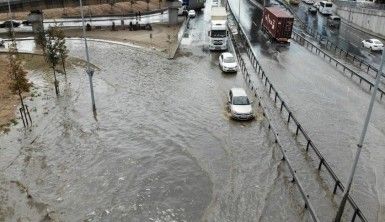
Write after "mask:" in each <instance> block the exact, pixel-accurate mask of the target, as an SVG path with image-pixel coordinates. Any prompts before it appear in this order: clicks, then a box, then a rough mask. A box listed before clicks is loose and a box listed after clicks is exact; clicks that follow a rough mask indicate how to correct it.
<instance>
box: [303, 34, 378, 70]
mask: <svg viewBox="0 0 385 222" xmlns="http://www.w3.org/2000/svg"><path fill="white" fill-rule="evenodd" d="M304 30H305V31H306V33H308V34H309V35H310V36H312V37H313V38H314V39H315V40H316V41H319V42H325V44H324V47H325V48H326V49H327V50H330V51H331V52H333V51H334V53H335V54H336V55H339V56H341V57H343V58H345V59H346V60H348V61H351V62H352V63H353V65H355V66H357V67H360V68H362V70H364V71H365V72H366V73H368V74H374V75H375V77H377V73H378V69H377V68H376V67H374V66H373V65H371V64H369V63H368V62H366V61H364V60H363V59H362V58H360V57H358V56H356V55H354V54H353V53H350V52H348V51H347V50H344V49H342V48H340V47H339V46H338V45H336V44H335V43H333V42H331V41H329V39H327V38H326V37H325V36H323V35H321V34H320V33H319V32H318V31H316V30H314V29H312V28H310V27H304ZM382 75H383V76H385V75H384V74H382Z"/></svg>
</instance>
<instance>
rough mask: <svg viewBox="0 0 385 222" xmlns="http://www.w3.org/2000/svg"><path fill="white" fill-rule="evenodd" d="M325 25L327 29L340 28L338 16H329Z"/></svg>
mask: <svg viewBox="0 0 385 222" xmlns="http://www.w3.org/2000/svg"><path fill="white" fill-rule="evenodd" d="M326 23H327V25H328V26H329V27H332V28H337V27H339V26H340V23H341V18H340V17H339V16H336V15H331V16H329V18H328V20H327V21H326Z"/></svg>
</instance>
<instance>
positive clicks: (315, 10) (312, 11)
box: [307, 6, 317, 15]
mask: <svg viewBox="0 0 385 222" xmlns="http://www.w3.org/2000/svg"><path fill="white" fill-rule="evenodd" d="M307 11H308V12H310V14H313V15H315V14H317V9H316V8H315V7H314V6H310V7H309V8H308V9H307Z"/></svg>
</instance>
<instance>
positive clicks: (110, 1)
mask: <svg viewBox="0 0 385 222" xmlns="http://www.w3.org/2000/svg"><path fill="white" fill-rule="evenodd" d="M115 3H116V0H108V4H110V6H111V13H112V12H113V7H114V5H115Z"/></svg>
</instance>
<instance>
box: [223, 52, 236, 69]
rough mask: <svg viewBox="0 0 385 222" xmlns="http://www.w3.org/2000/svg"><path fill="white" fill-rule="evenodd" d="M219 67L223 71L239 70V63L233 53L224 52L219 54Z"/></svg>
mask: <svg viewBox="0 0 385 222" xmlns="http://www.w3.org/2000/svg"><path fill="white" fill-rule="evenodd" d="M219 67H220V68H221V70H222V72H237V70H238V64H237V60H235V57H234V56H233V54H231V53H229V52H224V53H222V54H221V55H220V56H219Z"/></svg>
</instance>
